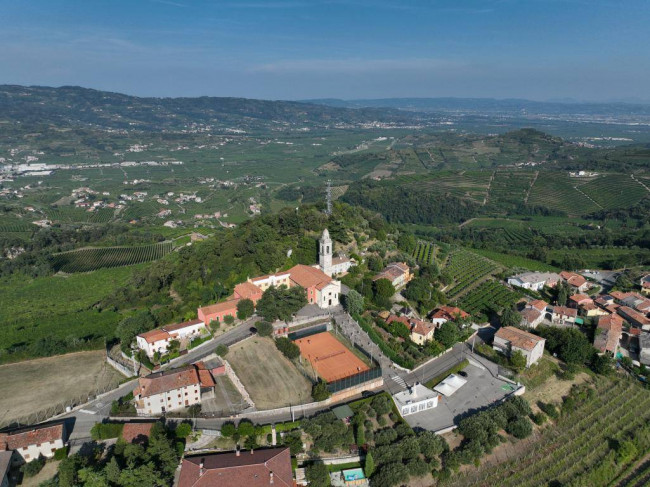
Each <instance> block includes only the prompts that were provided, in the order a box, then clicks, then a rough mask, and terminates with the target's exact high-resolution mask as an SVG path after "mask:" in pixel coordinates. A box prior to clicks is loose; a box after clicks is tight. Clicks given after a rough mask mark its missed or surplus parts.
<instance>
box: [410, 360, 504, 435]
mask: <svg viewBox="0 0 650 487" xmlns="http://www.w3.org/2000/svg"><path fill="white" fill-rule="evenodd" d="M464 371H465V372H466V373H467V377H463V378H464V379H466V380H467V383H466V384H465V385H464V386H462V387H461V388H460V389H458V390H457V391H456V392H455V393H454V394H453V395H452V396H450V397H444V396H442V398H441V400H439V401H438V407H436V408H434V409H430V410H427V411H423V412H420V413H415V414H411V415H408V416H406V417H405V418H404V419H405V420H406V422H407V423H408V424H409V425H410V426H411V427H412V428H421V429H425V430H429V431H439V430H442V429H445V428H449V427H450V426H453V425H454V424H458V421H459V420H460V419H461V418H462V417H463V416H465V415H466V414H467V413H468V412H474V411H476V410H479V409H482V408H485V407H487V406H490V405H491V404H494V403H495V402H497V401H499V400H501V399H503V398H504V397H506V396H507V395H509V394H511V393H512V392H514V389H515V388H516V386H514V385H512V384H510V383H509V382H506V381H504V380H501V379H499V378H497V377H496V374H494V372H493V371H490V370H488V369H487V368H484V367H477V366H475V365H468V366H467V367H466V368H465V369H464Z"/></svg>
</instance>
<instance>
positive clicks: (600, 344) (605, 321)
mask: <svg viewBox="0 0 650 487" xmlns="http://www.w3.org/2000/svg"><path fill="white" fill-rule="evenodd" d="M622 334H623V319H622V318H621V317H620V316H618V315H607V316H601V317H600V318H598V326H597V327H596V333H595V336H594V347H595V348H596V349H597V350H598V351H599V352H600V353H609V354H610V355H612V356H615V355H616V352H617V351H618V344H619V341H620V340H621V336H622Z"/></svg>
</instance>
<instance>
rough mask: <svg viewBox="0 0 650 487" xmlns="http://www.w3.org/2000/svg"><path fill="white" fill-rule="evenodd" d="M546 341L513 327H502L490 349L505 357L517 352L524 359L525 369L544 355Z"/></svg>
mask: <svg viewBox="0 0 650 487" xmlns="http://www.w3.org/2000/svg"><path fill="white" fill-rule="evenodd" d="M545 343H546V340H544V339H543V338H542V337H539V336H537V335H533V334H532V333H529V332H527V331H524V330H520V329H519V328H515V327H514V326H502V327H501V328H499V330H498V331H497V332H496V333H495V335H494V342H493V343H492V348H494V350H496V351H498V352H501V353H503V354H505V355H507V356H510V355H511V354H512V353H513V352H515V351H518V352H521V353H522V354H523V356H524V357H526V367H530V366H531V365H533V364H534V363H536V362H537V361H538V360H539V359H540V358H541V357H542V355H544V344H545Z"/></svg>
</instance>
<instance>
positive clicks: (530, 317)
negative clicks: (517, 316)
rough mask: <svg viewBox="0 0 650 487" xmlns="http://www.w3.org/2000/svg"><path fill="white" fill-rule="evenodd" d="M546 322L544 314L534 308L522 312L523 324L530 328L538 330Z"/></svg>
mask: <svg viewBox="0 0 650 487" xmlns="http://www.w3.org/2000/svg"><path fill="white" fill-rule="evenodd" d="M542 321H544V313H543V312H541V311H538V310H536V309H534V308H524V309H523V310H522V311H521V324H522V325H523V326H527V327H528V328H537V325H539V324H540V323H541V322H542Z"/></svg>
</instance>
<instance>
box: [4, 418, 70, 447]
mask: <svg viewBox="0 0 650 487" xmlns="http://www.w3.org/2000/svg"><path fill="white" fill-rule="evenodd" d="M65 434H66V432H65V424H64V422H63V421H58V422H52V423H44V424H35V425H32V426H26V427H24V428H18V429H14V430H8V431H6V432H4V433H0V450H18V449H20V448H24V447H28V446H30V445H38V444H41V443H48V442H49V443H52V442H54V441H57V440H61V441H65V438H64V436H65Z"/></svg>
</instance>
